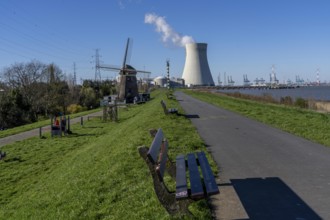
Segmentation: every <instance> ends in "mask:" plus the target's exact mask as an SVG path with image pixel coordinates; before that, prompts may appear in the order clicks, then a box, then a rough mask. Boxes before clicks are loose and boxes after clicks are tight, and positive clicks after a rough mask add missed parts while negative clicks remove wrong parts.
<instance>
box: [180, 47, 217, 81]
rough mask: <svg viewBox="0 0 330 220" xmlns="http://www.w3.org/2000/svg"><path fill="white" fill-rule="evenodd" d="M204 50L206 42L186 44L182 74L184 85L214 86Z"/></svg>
mask: <svg viewBox="0 0 330 220" xmlns="http://www.w3.org/2000/svg"><path fill="white" fill-rule="evenodd" d="M206 50H207V44H206V43H189V44H186V62H185V65H184V69H183V74H182V78H183V79H184V80H185V85H186V86H214V81H213V78H212V74H211V71H210V68H209V64H208V61H207V54H206Z"/></svg>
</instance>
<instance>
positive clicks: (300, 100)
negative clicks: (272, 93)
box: [294, 97, 308, 108]
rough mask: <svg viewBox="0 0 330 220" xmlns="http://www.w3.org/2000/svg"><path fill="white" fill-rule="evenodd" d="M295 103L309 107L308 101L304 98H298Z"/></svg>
mask: <svg viewBox="0 0 330 220" xmlns="http://www.w3.org/2000/svg"><path fill="white" fill-rule="evenodd" d="M294 105H295V106H297V107H300V108H308V101H307V100H305V99H303V98H300V97H299V98H297V99H296V101H295V102H294Z"/></svg>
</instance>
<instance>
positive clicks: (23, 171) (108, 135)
mask: <svg viewBox="0 0 330 220" xmlns="http://www.w3.org/2000/svg"><path fill="white" fill-rule="evenodd" d="M152 97H153V99H152V100H151V101H150V102H148V103H146V104H143V105H138V106H133V107H130V108H128V109H126V110H125V109H120V111H119V123H114V122H102V121H101V120H100V119H98V118H94V119H92V120H90V121H87V122H85V123H84V126H80V125H78V124H76V125H72V126H71V130H72V131H73V134H72V135H69V136H65V137H62V138H59V137H56V138H51V137H50V136H49V134H47V135H46V138H45V139H39V138H37V137H35V138H31V139H28V140H25V141H21V142H18V143H15V144H12V145H7V146H4V147H3V148H2V150H4V151H6V152H7V157H6V158H5V159H4V160H1V161H0V198H1V199H0V219H173V218H180V217H178V216H176V217H171V216H169V215H168V214H167V212H166V210H165V209H164V208H163V207H162V205H161V204H160V203H159V201H158V199H157V196H156V194H155V192H154V188H153V183H152V178H151V176H150V174H149V170H148V167H147V165H146V164H145V162H144V161H143V160H142V158H141V157H140V155H139V153H138V150H137V148H138V147H139V146H142V145H146V146H148V145H150V144H151V141H152V138H151V137H150V135H149V129H151V128H160V127H161V128H162V129H163V130H164V133H165V136H166V137H167V138H168V140H169V143H170V148H169V155H170V157H172V158H175V156H176V155H177V154H179V153H187V152H191V151H199V150H203V151H206V149H205V146H204V144H203V142H202V140H201V139H200V137H199V136H198V134H197V132H196V129H195V128H194V127H193V126H192V124H191V123H190V121H189V120H188V119H186V118H184V117H180V116H165V115H164V112H163V110H162V108H161V105H160V100H161V99H165V100H166V102H167V104H168V105H169V106H172V107H178V104H177V102H176V101H175V100H167V99H166V98H165V97H166V96H165V92H164V91H155V92H154V93H153V94H152ZM208 156H209V155H208ZM212 165H213V167H215V164H214V163H213V162H212ZM190 209H191V212H192V213H193V218H195V219H210V218H211V214H210V210H209V208H208V206H207V203H206V202H205V201H203V200H202V201H199V202H196V203H194V204H192V205H191V206H190ZM187 218H188V217H187ZM189 218H190V217H189Z"/></svg>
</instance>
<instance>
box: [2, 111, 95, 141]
mask: <svg viewBox="0 0 330 220" xmlns="http://www.w3.org/2000/svg"><path fill="white" fill-rule="evenodd" d="M100 109H101V108H98V109H93V110H89V111H84V112H79V113H76V114H71V115H70V118H71V119H73V118H77V117H80V116H84V115H88V114H90V113H94V112H98V111H100ZM49 124H50V119H47V120H42V121H38V122H36V123H32V124H26V125H22V126H19V127H15V128H10V129H7V130H3V131H0V138H4V137H8V136H11V135H14V134H19V133H21V132H24V131H29V130H32V129H36V128H39V127H43V126H46V125H49Z"/></svg>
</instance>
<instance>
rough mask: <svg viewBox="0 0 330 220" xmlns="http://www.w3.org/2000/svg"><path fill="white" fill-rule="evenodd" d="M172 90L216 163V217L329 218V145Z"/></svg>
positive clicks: (214, 202) (214, 201)
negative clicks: (217, 173)
mask: <svg viewBox="0 0 330 220" xmlns="http://www.w3.org/2000/svg"><path fill="white" fill-rule="evenodd" d="M175 95H176V98H177V99H178V101H179V103H180V105H181V106H182V108H183V109H184V110H185V114H186V116H187V117H189V118H190V119H191V121H192V123H193V124H194V126H195V127H196V128H197V131H198V133H199V134H200V136H201V137H202V138H203V140H204V141H205V143H206V145H207V146H208V150H209V151H210V152H211V154H212V156H213V158H214V160H215V161H216V163H217V165H218V167H219V170H220V171H219V175H218V176H219V180H218V183H219V189H220V195H219V196H217V197H215V198H214V199H213V204H214V205H215V209H216V210H215V211H216V214H217V218H218V219H281V220H282V219H296V220H298V219H299V220H302V219H330V148H327V147H325V146H323V145H320V144H316V143H313V142H311V141H308V140H306V139H303V138H300V137H297V136H294V135H292V134H289V133H286V132H283V131H281V130H279V129H276V128H273V127H270V126H267V125H265V124H262V123H259V122H257V121H254V120H251V119H248V118H246V117H244V116H241V115H239V114H236V113H233V112H230V111H227V110H224V109H222V108H219V107H216V106H214V105H211V104H208V103H205V102H202V101H199V100H197V99H195V98H192V97H190V96H188V95H186V94H184V93H182V92H176V93H175Z"/></svg>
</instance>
